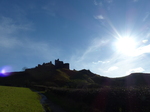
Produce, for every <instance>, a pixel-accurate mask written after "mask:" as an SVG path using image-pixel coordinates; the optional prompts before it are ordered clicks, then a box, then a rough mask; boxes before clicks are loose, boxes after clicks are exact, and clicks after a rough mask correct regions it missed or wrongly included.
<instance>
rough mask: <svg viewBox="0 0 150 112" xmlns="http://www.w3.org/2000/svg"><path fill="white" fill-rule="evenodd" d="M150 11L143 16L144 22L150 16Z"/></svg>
mask: <svg viewBox="0 0 150 112" xmlns="http://www.w3.org/2000/svg"><path fill="white" fill-rule="evenodd" d="M149 15H150V13H147V14H146V16H145V17H144V18H143V22H144V21H146V20H147V19H148V17H149Z"/></svg>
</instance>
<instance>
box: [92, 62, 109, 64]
mask: <svg viewBox="0 0 150 112" xmlns="http://www.w3.org/2000/svg"><path fill="white" fill-rule="evenodd" d="M109 62H110V61H97V62H93V64H99V63H102V64H106V63H109Z"/></svg>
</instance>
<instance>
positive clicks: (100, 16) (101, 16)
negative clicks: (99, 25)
mask: <svg viewBox="0 0 150 112" xmlns="http://www.w3.org/2000/svg"><path fill="white" fill-rule="evenodd" d="M94 18H95V19H105V18H104V16H103V15H98V16H94Z"/></svg>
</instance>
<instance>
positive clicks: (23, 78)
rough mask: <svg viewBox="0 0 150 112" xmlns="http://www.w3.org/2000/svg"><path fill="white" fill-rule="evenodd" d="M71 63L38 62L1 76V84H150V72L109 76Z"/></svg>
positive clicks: (76, 86) (121, 85)
mask: <svg viewBox="0 0 150 112" xmlns="http://www.w3.org/2000/svg"><path fill="white" fill-rule="evenodd" d="M69 66H70V65H69V63H64V62H63V61H60V60H59V59H57V60H55V64H53V63H52V62H51V61H50V62H49V63H43V64H42V65H41V64H38V65H37V66H36V67H34V68H28V69H26V70H25V71H21V72H12V73H10V74H11V75H10V76H8V77H0V85H10V86H27V87H31V86H35V85H42V86H48V87H65V88H100V87H103V86H120V87H129V86H143V85H149V84H150V81H149V80H150V74H145V73H133V74H130V75H128V76H126V77H121V78H108V77H104V76H100V75H97V74H94V73H92V72H91V71H90V70H86V69H83V70H79V71H77V70H70V68H69Z"/></svg>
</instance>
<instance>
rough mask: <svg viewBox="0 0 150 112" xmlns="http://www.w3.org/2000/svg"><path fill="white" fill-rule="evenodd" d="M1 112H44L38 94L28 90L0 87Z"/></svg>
mask: <svg viewBox="0 0 150 112" xmlns="http://www.w3.org/2000/svg"><path fill="white" fill-rule="evenodd" d="M0 111H1V112H43V107H42V105H41V104H40V101H39V96H38V94H37V93H35V92H32V91H31V90H30V89H28V88H19V87H5V86H0Z"/></svg>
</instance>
